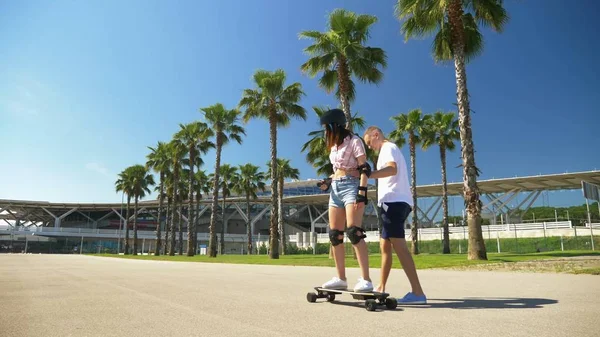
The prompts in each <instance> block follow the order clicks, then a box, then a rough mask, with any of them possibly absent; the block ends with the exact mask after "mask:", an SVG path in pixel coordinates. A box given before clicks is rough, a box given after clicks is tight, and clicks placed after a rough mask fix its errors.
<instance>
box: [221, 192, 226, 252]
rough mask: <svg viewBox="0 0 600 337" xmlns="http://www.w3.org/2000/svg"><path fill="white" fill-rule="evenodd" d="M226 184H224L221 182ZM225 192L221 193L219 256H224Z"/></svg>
mask: <svg viewBox="0 0 600 337" xmlns="http://www.w3.org/2000/svg"><path fill="white" fill-rule="evenodd" d="M223 183H226V182H223ZM225 199H226V197H225V192H223V203H222V204H223V206H222V207H221V218H222V220H223V221H221V240H220V241H219V245H220V246H221V255H224V254H225Z"/></svg>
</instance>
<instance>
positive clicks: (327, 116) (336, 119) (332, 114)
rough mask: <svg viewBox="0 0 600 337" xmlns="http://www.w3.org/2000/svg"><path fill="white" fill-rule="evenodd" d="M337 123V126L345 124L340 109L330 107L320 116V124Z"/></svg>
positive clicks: (344, 117) (344, 116)
mask: <svg viewBox="0 0 600 337" xmlns="http://www.w3.org/2000/svg"><path fill="white" fill-rule="evenodd" d="M323 124H337V125H339V126H345V125H346V115H344V112H343V111H342V110H340V109H331V110H329V111H327V112H325V113H324V114H323V115H322V116H321V125H323Z"/></svg>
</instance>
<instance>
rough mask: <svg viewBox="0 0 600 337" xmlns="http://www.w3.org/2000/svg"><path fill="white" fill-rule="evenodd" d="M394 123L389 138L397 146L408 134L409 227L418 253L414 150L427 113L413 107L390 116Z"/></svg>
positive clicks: (419, 140) (419, 139) (426, 118)
mask: <svg viewBox="0 0 600 337" xmlns="http://www.w3.org/2000/svg"><path fill="white" fill-rule="evenodd" d="M391 119H392V120H393V121H394V123H395V124H396V128H395V129H394V131H392V132H391V133H390V139H391V140H392V141H394V142H395V143H396V144H397V145H398V146H399V147H402V145H403V144H405V142H406V139H405V138H404V135H405V134H406V135H408V146H409V148H410V170H411V192H412V195H413V205H414V211H413V212H412V214H413V221H412V222H413V223H412V228H411V236H412V248H411V250H412V253H413V254H415V255H416V254H419V246H418V238H417V236H418V233H417V231H418V217H417V170H416V151H415V148H416V146H417V144H420V143H421V134H422V133H423V130H424V128H425V126H426V125H427V123H428V122H427V121H428V119H429V115H425V116H422V115H421V109H414V110H412V111H410V112H409V113H408V114H399V115H397V116H393V117H392V118H391Z"/></svg>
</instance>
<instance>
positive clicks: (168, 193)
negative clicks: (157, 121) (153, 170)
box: [163, 144, 173, 255]
mask: <svg viewBox="0 0 600 337" xmlns="http://www.w3.org/2000/svg"><path fill="white" fill-rule="evenodd" d="M167 149H168V151H170V148H169V145H168V144H167ZM169 153H170V152H169ZM171 168H172V167H171V158H170V157H169V164H168V167H167V170H166V172H165V197H166V199H167V207H166V210H165V242H164V244H163V254H165V255H166V254H168V253H169V244H170V242H171V241H170V239H169V238H170V236H169V235H173V233H172V232H171V218H172V214H173V171H172V169H171Z"/></svg>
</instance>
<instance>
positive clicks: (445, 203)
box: [440, 144, 450, 254]
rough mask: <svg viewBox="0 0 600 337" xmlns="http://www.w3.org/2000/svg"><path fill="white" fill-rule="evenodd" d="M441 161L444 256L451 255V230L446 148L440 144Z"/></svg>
mask: <svg viewBox="0 0 600 337" xmlns="http://www.w3.org/2000/svg"><path fill="white" fill-rule="evenodd" d="M440 161H441V162H442V207H443V208H444V214H443V218H442V225H443V227H444V250H443V253H444V254H450V230H449V229H448V186H447V182H446V147H445V146H444V145H441V144H440Z"/></svg>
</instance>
